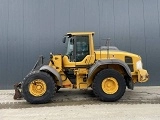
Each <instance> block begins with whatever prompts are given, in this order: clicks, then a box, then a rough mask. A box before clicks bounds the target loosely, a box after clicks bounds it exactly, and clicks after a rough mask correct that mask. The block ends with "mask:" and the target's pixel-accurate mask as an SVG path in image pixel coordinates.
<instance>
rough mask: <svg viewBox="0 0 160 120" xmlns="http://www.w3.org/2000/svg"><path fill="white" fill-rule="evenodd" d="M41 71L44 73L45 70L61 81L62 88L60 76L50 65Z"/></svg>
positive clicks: (43, 67)
mask: <svg viewBox="0 0 160 120" xmlns="http://www.w3.org/2000/svg"><path fill="white" fill-rule="evenodd" d="M39 70H40V71H43V70H44V71H46V70H47V71H49V72H51V73H52V74H53V75H55V77H56V78H57V80H58V81H59V83H60V85H61V86H62V79H61V77H60V74H59V73H58V72H57V71H56V69H54V68H52V67H51V66H49V65H44V66H42V67H41V68H40V69H39Z"/></svg>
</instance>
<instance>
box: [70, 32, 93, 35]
mask: <svg viewBox="0 0 160 120" xmlns="http://www.w3.org/2000/svg"><path fill="white" fill-rule="evenodd" d="M67 34H71V35H89V34H92V35H94V32H69V33H67Z"/></svg>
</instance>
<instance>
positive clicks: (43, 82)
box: [22, 71, 55, 104]
mask: <svg viewBox="0 0 160 120" xmlns="http://www.w3.org/2000/svg"><path fill="white" fill-rule="evenodd" d="M22 91H23V96H24V99H25V100H26V101H27V102H29V103H32V104H42V103H47V102H49V101H51V99H52V98H53V96H54V94H55V82H54V80H53V78H52V77H51V76H50V74H48V73H46V72H42V71H33V72H31V73H30V74H29V75H27V76H26V78H25V79H24V81H23V85H22Z"/></svg>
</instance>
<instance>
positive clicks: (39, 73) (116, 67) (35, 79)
mask: <svg viewBox="0 0 160 120" xmlns="http://www.w3.org/2000/svg"><path fill="white" fill-rule="evenodd" d="M93 36H94V32H71V33H67V34H66V35H65V36H64V39H63V42H64V43H66V44H67V50H66V54H65V55H61V54H58V55H54V54H52V53H50V61H49V63H48V64H43V62H42V61H43V57H41V58H40V59H39V60H38V61H37V63H36V65H35V66H34V68H33V69H32V71H31V72H30V73H29V74H28V75H27V76H26V77H25V78H24V80H23V81H22V82H21V83H20V84H18V85H17V86H18V88H20V89H21V94H22V95H21V96H23V97H24V99H25V100H26V101H28V102H29V103H33V104H37V103H47V102H49V101H50V100H51V99H52V98H53V97H54V96H55V95H56V91H58V90H59V89H60V88H70V89H88V88H92V89H93V92H94V94H95V95H96V96H97V97H98V98H99V99H100V100H101V101H107V102H114V101H117V100H119V99H120V98H121V97H122V96H123V95H124V93H125V90H126V87H128V88H129V89H133V87H134V84H135V83H136V82H140V83H141V82H146V81H147V80H148V76H149V75H148V73H147V71H146V70H145V69H143V67H142V60H141V57H140V56H139V55H136V54H133V53H129V52H125V51H120V50H118V49H117V48H116V47H110V46H103V47H101V48H100V49H98V50H95V49H94V42H93ZM40 61H41V62H40ZM39 63H42V65H40V66H38V64H39ZM19 86H20V87H19ZM15 88H16V87H15ZM18 88H16V89H18ZM21 96H20V97H21Z"/></svg>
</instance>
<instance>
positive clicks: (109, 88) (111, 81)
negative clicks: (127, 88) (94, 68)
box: [102, 77, 118, 94]
mask: <svg viewBox="0 0 160 120" xmlns="http://www.w3.org/2000/svg"><path fill="white" fill-rule="evenodd" d="M102 90H103V91H104V92H105V93H107V94H114V93H116V92H117V90H118V82H117V80H116V79H115V78H113V77H109V78H106V79H104V80H103V82H102Z"/></svg>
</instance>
